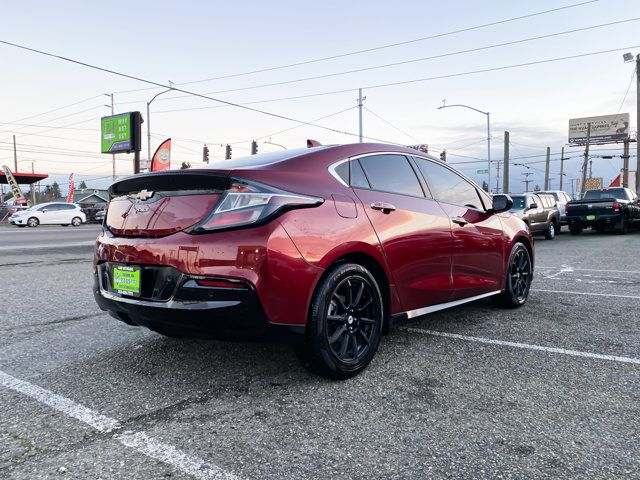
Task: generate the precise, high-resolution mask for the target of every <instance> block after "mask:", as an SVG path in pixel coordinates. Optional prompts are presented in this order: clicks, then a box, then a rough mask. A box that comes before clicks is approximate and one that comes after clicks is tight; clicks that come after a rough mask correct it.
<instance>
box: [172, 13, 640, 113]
mask: <svg viewBox="0 0 640 480" xmlns="http://www.w3.org/2000/svg"><path fill="white" fill-rule="evenodd" d="M638 20H640V17H635V18H630V19H625V20H618V21H615V22H609V23H603V24H599V25H592V26H589V27H582V28H576V29H573V30H565V31H562V32H556V33H550V34H546V35H538V36H535V37H529V38H523V39H520V40H513V41H509V42H502V43H495V44H491V45H485V46H482V47H475V48H470V49H466V50H458V51H454V52H447V53H442V54H439V55H431V56H428V57H422V58H414V59H411V60H403V61H401V62H393V63H386V64H382V65H374V66H370V67H363V68H355V69H352V70H345V71H342V72H333V73H325V74H322V75H314V76H310V77H303V78H297V79H293V80H283V81H279V82H272V83H263V84H260V85H250V86H247V87H238V88H229V89H226V90H216V91H213V92H206V93H205V94H206V95H214V94H218V93H230V92H240V91H245V90H254V89H257V88H265V87H273V86H278V85H289V84H292V83H300V82H307V81H309V80H319V79H323V78H330V77H336V76H341V75H348V74H351V73H358V72H366V71H370V70H378V69H381V68H389V67H396V66H399V65H407V64H410V63H416V62H424V61H427V60H434V59H438V58H445V57H450V56H454V55H462V54H465V53H473V52H479V51H482V50H489V49H492V48H498V47H505V46H509V45H517V44H520V43H526V42H532V41H535V40H541V39H545V38H552V37H556V36H560V35H568V34H571V33H576V32H584V31H587V30H593V29H596V28H602V27H608V26H612V25H619V24H621V23H628V22H636V21H638ZM176 98H185V95H174V96H172V97H165V98H164V99H163V101H166V100H171V99H176Z"/></svg>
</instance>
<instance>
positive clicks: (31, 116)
mask: <svg viewBox="0 0 640 480" xmlns="http://www.w3.org/2000/svg"><path fill="white" fill-rule="evenodd" d="M101 96H102V95H94V96H93V97H88V98H85V99H84V100H79V101H77V102H73V103H70V104H68V105H63V106H62V107H58V108H53V109H51V110H47V111H46V112H42V113H37V114H35V115H29V116H28V117H23V118H19V119H17V120H13V122H22V121H24V120H29V119H30V118H35V117H41V116H42V115H46V114H48V113H53V112H57V111H58V110H64V109H65V108H69V107H73V106H75V105H80V104H81V103H85V102H88V101H89V100H93V99H94V98H98V97H101ZM8 123H12V122H8Z"/></svg>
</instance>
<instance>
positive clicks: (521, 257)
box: [492, 242, 533, 308]
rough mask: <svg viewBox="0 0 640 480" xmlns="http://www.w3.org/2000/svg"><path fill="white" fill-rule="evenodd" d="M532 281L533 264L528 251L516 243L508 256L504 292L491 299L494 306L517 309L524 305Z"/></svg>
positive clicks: (522, 245)
mask: <svg viewBox="0 0 640 480" xmlns="http://www.w3.org/2000/svg"><path fill="white" fill-rule="evenodd" d="M532 280H533V264H532V263H531V254H530V253H529V249H528V248H527V247H526V246H525V245H524V244H523V243H522V242H516V243H515V244H514V246H513V248H512V249H511V254H510V255H509V263H508V264H507V278H506V280H505V282H506V283H505V290H504V292H502V293H501V294H499V295H495V296H494V297H492V300H493V302H494V303H495V304H497V305H499V306H501V307H506V308H518V307H521V306H522V305H524V304H525V303H526V301H527V298H528V297H529V291H530V289H531V282H532Z"/></svg>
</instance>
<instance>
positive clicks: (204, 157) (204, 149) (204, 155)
mask: <svg viewBox="0 0 640 480" xmlns="http://www.w3.org/2000/svg"><path fill="white" fill-rule="evenodd" d="M202 161H203V162H204V163H209V147H207V146H206V145H205V146H204V147H202Z"/></svg>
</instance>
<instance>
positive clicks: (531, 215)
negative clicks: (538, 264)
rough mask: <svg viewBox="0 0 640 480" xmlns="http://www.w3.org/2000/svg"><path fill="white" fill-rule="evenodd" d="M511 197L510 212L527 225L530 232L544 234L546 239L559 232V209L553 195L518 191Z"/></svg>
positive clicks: (550, 238) (551, 238) (553, 236)
mask: <svg viewBox="0 0 640 480" xmlns="http://www.w3.org/2000/svg"><path fill="white" fill-rule="evenodd" d="M511 198H512V199H513V207H511V210H510V212H511V213H512V214H513V215H515V216H516V217H518V218H521V219H522V221H523V222H524V223H526V224H527V225H529V230H530V231H531V234H544V236H545V238H546V239H547V240H553V239H554V238H555V237H556V235H557V234H558V233H560V210H559V209H558V205H557V203H556V199H555V198H554V197H553V195H549V194H543V193H520V194H516V195H511Z"/></svg>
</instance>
